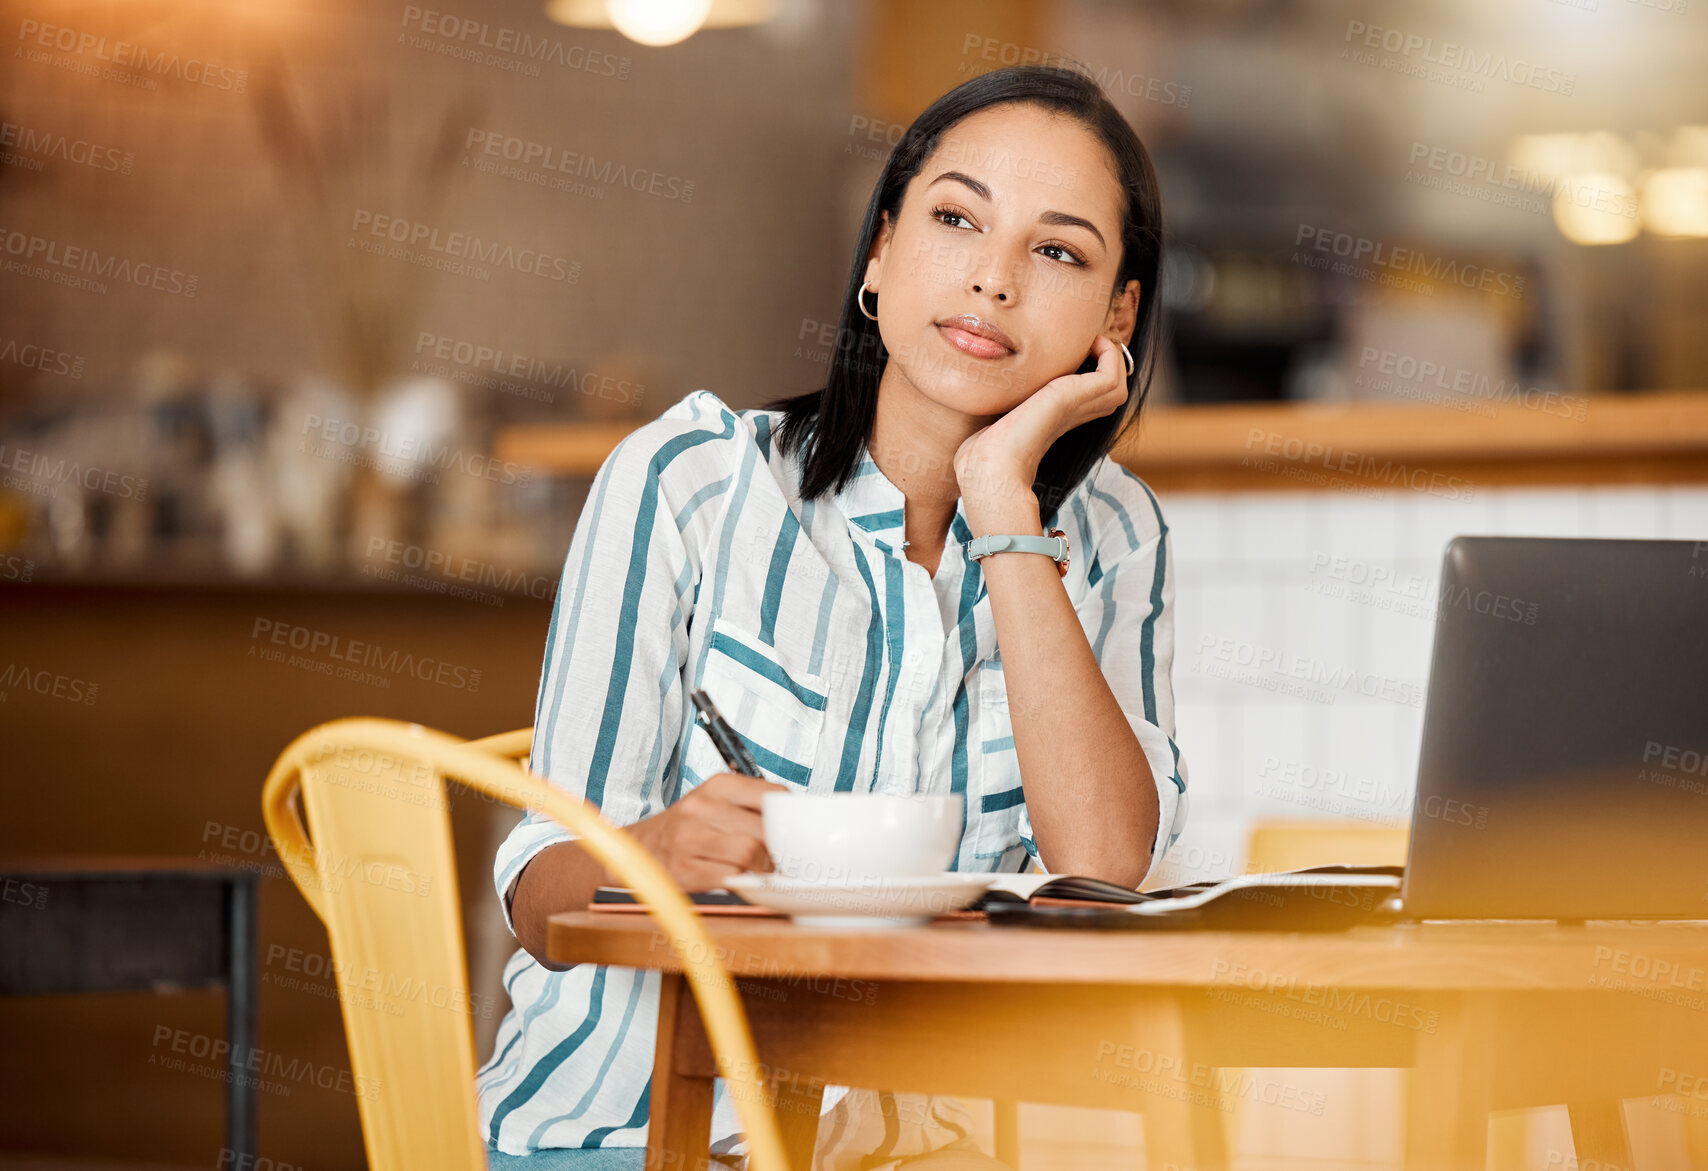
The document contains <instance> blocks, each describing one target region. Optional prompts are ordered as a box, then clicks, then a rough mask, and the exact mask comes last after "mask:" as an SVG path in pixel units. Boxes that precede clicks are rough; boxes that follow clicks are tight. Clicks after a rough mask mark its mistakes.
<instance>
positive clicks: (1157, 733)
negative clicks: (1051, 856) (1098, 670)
mask: <svg viewBox="0 0 1708 1171" xmlns="http://www.w3.org/2000/svg"><path fill="white" fill-rule="evenodd" d="M1123 474H1128V473H1123ZM1131 483H1132V485H1133V486H1134V487H1135V488H1136V489H1142V493H1140V494H1139V496H1138V500H1137V501H1136V502H1135V503H1134V504H1133V505H1132V506H1131V507H1129V508H1127V509H1126V510H1125V511H1124V514H1123V515H1122V517H1121V520H1120V523H1119V524H1117V525H1115V528H1116V531H1117V532H1121V531H1124V532H1125V533H1127V534H1129V535H1130V537H1131V539H1133V540H1136V541H1137V542H1138V543H1137V544H1136V545H1135V546H1134V547H1131V548H1130V551H1128V552H1126V553H1124V554H1121V555H1120V556H1118V557H1117V558H1116V559H1115V560H1114V561H1113V562H1111V563H1109V564H1108V565H1104V564H1102V563H1101V561H1099V560H1095V559H1094V560H1093V563H1092V565H1091V568H1090V570H1089V571H1088V574H1087V589H1086V593H1085V597H1084V598H1083V599H1082V600H1081V601H1080V602H1079V604H1078V605H1077V607H1076V611H1077V613H1078V615H1079V621H1080V625H1081V626H1082V627H1084V629H1085V635H1086V637H1087V638H1088V639H1090V640H1091V649H1092V652H1093V653H1094V654H1095V655H1096V656H1097V661H1098V663H1099V665H1101V667H1102V668H1103V677H1104V678H1105V679H1107V680H1108V681H1109V690H1110V691H1111V692H1113V693H1114V695H1115V699H1116V701H1117V702H1118V703H1119V704H1120V705H1121V710H1122V711H1123V712H1124V713H1126V716H1127V722H1128V723H1129V724H1130V725H1131V726H1132V729H1133V734H1134V735H1135V736H1137V737H1138V740H1139V746H1140V747H1141V748H1142V749H1143V750H1144V753H1145V759H1146V760H1147V761H1149V762H1150V766H1151V776H1152V778H1153V779H1154V780H1155V782H1156V796H1157V808H1158V818H1157V835H1156V841H1155V842H1154V843H1153V844H1152V846H1151V856H1150V865H1149V867H1148V868H1147V869H1146V872H1145V873H1146V877H1149V875H1150V874H1152V873H1154V872H1155V870H1156V867H1157V864H1158V863H1159V862H1161V861H1162V856H1163V854H1164V853H1165V852H1166V851H1167V850H1168V849H1169V847H1171V846H1173V845H1174V842H1175V839H1177V838H1178V837H1179V836H1180V834H1181V831H1182V830H1183V829H1185V826H1186V762H1185V761H1184V760H1182V759H1181V757H1180V749H1179V747H1178V746H1177V745H1176V744H1175V743H1174V686H1173V683H1172V669H1173V664H1174V557H1173V551H1172V549H1171V548H1170V545H1169V537H1168V524H1167V522H1165V521H1164V520H1163V516H1162V509H1161V507H1160V506H1159V505H1158V504H1157V502H1156V497H1155V496H1153V495H1152V494H1151V491H1150V489H1149V488H1148V487H1146V486H1144V485H1143V484H1142V483H1139V482H1138V480H1137V478H1136V477H1132V478H1131ZM1112 503H1113V502H1112ZM1116 507H1119V506H1118V505H1117V506H1116ZM1147 521H1148V522H1149V527H1150V528H1151V529H1154V532H1150V533H1149V534H1148V538H1147V536H1146V534H1145V532H1144V530H1143V529H1142V528H1141V527H1140V526H1141V525H1142V524H1143V523H1144V522H1147ZM1112 543H1114V544H1116V545H1117V546H1119V545H1120V544H1122V543H1123V542H1121V541H1120V539H1119V538H1116V539H1115V540H1114V541H1113V542H1112ZM1020 840H1021V843H1022V844H1023V845H1024V846H1025V847H1026V852H1027V853H1028V854H1029V855H1031V858H1032V864H1033V866H1035V867H1036V868H1037V869H1038V870H1039V871H1040V872H1042V873H1049V869H1048V868H1047V867H1046V866H1045V865H1044V860H1043V859H1042V858H1040V857H1039V856H1038V846H1037V842H1036V841H1035V839H1034V836H1033V831H1032V819H1031V815H1030V813H1029V812H1028V811H1027V810H1026V808H1025V806H1024V805H1022V807H1021V812H1020Z"/></svg>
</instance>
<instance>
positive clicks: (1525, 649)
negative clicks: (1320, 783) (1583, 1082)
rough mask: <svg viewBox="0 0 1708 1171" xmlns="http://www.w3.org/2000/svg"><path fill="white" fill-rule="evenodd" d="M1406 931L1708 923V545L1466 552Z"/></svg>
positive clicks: (1450, 549)
mask: <svg viewBox="0 0 1708 1171" xmlns="http://www.w3.org/2000/svg"><path fill="white" fill-rule="evenodd" d="M1437 605H1438V615H1437V623H1436V629H1435V645H1434V649H1433V652H1432V654H1431V659H1430V669H1429V690H1428V696H1427V699H1426V703H1425V707H1424V722H1423V747H1422V753H1421V755H1420V757H1419V761H1418V781H1417V797H1416V802H1415V804H1414V806H1413V810H1412V825H1411V844H1410V853H1409V857H1408V860H1407V865H1406V876H1405V885H1404V888H1403V889H1402V891H1401V900H1402V902H1403V904H1404V908H1405V914H1406V915H1407V916H1409V917H1412V918H1550V919H1583V918H1621V919H1622V918H1708V541H1704V542H1700V543H1693V542H1689V541H1629V540H1591V539H1552V538H1537V537H1458V538H1455V539H1454V540H1453V541H1452V542H1450V543H1449V544H1448V546H1447V551H1446V554H1445V556H1444V558H1443V562H1442V571H1441V588H1440V596H1439V598H1438V599H1437Z"/></svg>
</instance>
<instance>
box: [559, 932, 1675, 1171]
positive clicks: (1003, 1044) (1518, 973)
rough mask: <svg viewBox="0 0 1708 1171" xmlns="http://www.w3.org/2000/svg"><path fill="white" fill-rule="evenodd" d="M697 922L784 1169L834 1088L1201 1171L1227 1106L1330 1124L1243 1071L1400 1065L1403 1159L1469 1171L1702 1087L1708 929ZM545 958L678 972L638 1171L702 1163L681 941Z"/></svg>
mask: <svg viewBox="0 0 1708 1171" xmlns="http://www.w3.org/2000/svg"><path fill="white" fill-rule="evenodd" d="M705 923H706V926H707V928H708V929H709V930H710V931H711V933H712V936H713V939H714V941H715V942H716V944H717V946H718V948H719V950H720V955H721V958H722V959H723V961H724V963H725V965H726V966H727V967H728V968H729V970H730V972H731V974H732V975H733V976H735V977H737V986H738V988H739V989H740V991H741V995H742V1000H743V1003H744V1005H745V1007H746V1011H747V1014H748V1018H749V1021H750V1023H751V1025H752V1028H753V1033H754V1041H755V1044H756V1046H757V1049H758V1055H759V1059H760V1060H761V1061H762V1062H764V1063H765V1064H766V1065H767V1067H768V1069H767V1071H766V1075H767V1078H768V1081H769V1082H770V1083H771V1084H772V1086H773V1088H774V1090H775V1093H776V1095H777V1110H778V1120H779V1123H780V1125H781V1126H782V1128H783V1133H784V1139H785V1141H786V1142H787V1143H788V1145H789V1150H790V1158H791V1165H792V1166H793V1167H794V1168H795V1169H796V1171H805V1169H806V1168H808V1167H810V1165H811V1163H810V1154H811V1151H812V1145H813V1141H814V1136H815V1134H816V1131H817V1126H818V1119H819V1110H820V1098H821V1096H822V1092H823V1089H824V1087H825V1085H827V1084H835V1085H851V1086H864V1087H872V1088H885V1089H890V1090H897V1091H923V1092H936V1093H945V1094H961V1095H965V1096H969V1097H978V1098H993V1099H997V1100H999V1101H1004V1100H1006V1101H1020V1100H1024V1101H1031V1102H1054V1103H1059V1104H1066V1105H1079V1106H1090V1107H1100V1108H1105V1109H1116V1110H1129V1111H1138V1112H1142V1113H1143V1114H1144V1115H1145V1134H1146V1149H1147V1152H1148V1159H1149V1162H1150V1165H1151V1166H1161V1165H1164V1164H1165V1163H1167V1162H1173V1163H1177V1164H1179V1165H1181V1166H1189V1167H1196V1168H1201V1169H1208V1168H1211V1167H1214V1166H1217V1165H1218V1164H1219V1163H1220V1162H1221V1161H1222V1160H1223V1159H1224V1158H1225V1155H1224V1153H1223V1150H1222V1143H1221V1123H1220V1118H1221V1115H1222V1113H1223V1112H1225V1111H1226V1110H1228V1109H1230V1108H1231V1104H1232V1103H1234V1102H1242V1103H1244V1104H1245V1105H1246V1106H1247V1107H1249V1108H1265V1109H1281V1110H1289V1109H1295V1110H1301V1111H1305V1112H1309V1113H1316V1112H1320V1109H1321V1107H1320V1105H1319V1104H1318V1101H1317V1099H1320V1097H1321V1095H1320V1094H1319V1093H1316V1092H1315V1091H1310V1090H1308V1089H1306V1088H1302V1087H1297V1086H1292V1085H1289V1084H1288V1083H1287V1082H1286V1081H1285V1079H1284V1078H1280V1079H1278V1078H1275V1077H1270V1076H1268V1075H1265V1076H1261V1077H1252V1076H1250V1075H1249V1074H1245V1073H1244V1070H1245V1069H1246V1068H1247V1067H1276V1068H1281V1069H1285V1068H1298V1067H1311V1066H1316V1067H1391V1066H1407V1067H1411V1068H1413V1070H1414V1075H1413V1077H1412V1093H1411V1101H1410V1106H1409V1109H1410V1119H1409V1124H1408V1128H1407V1130H1408V1133H1407V1165H1408V1166H1409V1167H1413V1168H1420V1169H1424V1171H1436V1169H1452V1171H1459V1169H1460V1168H1465V1167H1475V1168H1477V1169H1478V1171H1481V1168H1482V1167H1483V1165H1484V1155H1483V1151H1484V1145H1485V1142H1486V1135H1487V1116H1488V1113H1489V1111H1490V1110H1498V1109H1510V1108H1516V1107H1518V1106H1540V1105H1548V1104H1557V1103H1562V1102H1563V1103H1566V1104H1567V1105H1568V1106H1569V1108H1570V1109H1571V1113H1572V1125H1573V1134H1574V1141H1575V1144H1576V1154H1577V1157H1578V1159H1579V1160H1580V1161H1585V1160H1587V1159H1589V1158H1592V1157H1594V1158H1601V1159H1603V1160H1605V1161H1607V1162H1608V1163H1610V1164H1617V1165H1619V1166H1624V1167H1628V1166H1630V1158H1629V1154H1628V1152H1627V1151H1626V1149H1625V1139H1624V1134H1623V1130H1622V1123H1621V1121H1620V1115H1619V1113H1618V1099H1619V1098H1620V1097H1638V1096H1648V1095H1660V1094H1666V1093H1669V1092H1677V1091H1683V1092H1684V1093H1687V1094H1688V1093H1690V1089H1689V1087H1691V1086H1693V1085H1695V1084H1696V1083H1694V1082H1691V1081H1689V1080H1688V1079H1690V1078H1694V1077H1705V1078H1708V923H1690V924H1590V925H1585V926H1559V925H1553V924H1518V923H1470V924H1417V925H1403V926H1386V927H1367V928H1359V929H1356V930H1353V931H1348V932H1344V933H1334V934H1320V935H1312V934H1293V933H1281V932H1275V933H1257V932H1202V931H1187V930H1179V931H1155V930H1149V931H1132V932H1092V931H1073V930H1061V929H1053V928H1037V927H1031V928H1020V927H998V926H992V925H991V924H989V923H987V922H983V921H968V920H960V921H946V920H939V921H938V922H935V923H933V924H932V925H930V926H928V927H920V928H912V929H884V930H877V931H826V930H806V929H803V928H798V927H796V926H794V925H793V924H792V923H790V922H788V921H787V920H782V919H733V918H732V919H719V918H716V917H708V918H706V920H705ZM547 949H548V952H549V954H550V955H551V957H552V959H553V960H555V961H557V962H560V963H596V964H610V965H616V966H621V967H633V968H655V969H658V970H660V971H662V972H663V973H664V978H663V987H662V994H661V996H660V1000H659V1021H658V1046H657V1052H656V1057H655V1062H654V1067H653V1084H652V1099H651V1102H652V1115H651V1123H650V1127H649V1138H648V1143H649V1163H648V1165H649V1166H682V1167H689V1166H694V1165H695V1163H696V1161H698V1160H703V1159H704V1157H705V1152H706V1147H707V1141H708V1137H709V1134H710V1126H711V1106H712V1089H713V1086H712V1083H713V1079H714V1078H715V1077H716V1076H717V1069H716V1066H715V1064H714V1061H713V1058H712V1054H711V1051H710V1048H709V1046H708V1045H707V1042H706V1038H705V1034H704V1032H703V1031H702V1029H701V1027H700V1020H699V1016H698V1013H697V1011H696V1010H695V1008H694V1006H693V998H692V994H691V992H690V990H689V987H688V984H687V980H686V977H684V976H683V975H682V974H681V966H680V963H679V961H678V959H677V957H676V955H675V954H674V952H673V951H672V949H671V946H670V943H669V941H668V939H667V937H666V936H665V935H664V934H663V933H662V932H660V931H659V930H658V928H657V927H656V925H655V924H654V923H653V922H652V920H650V919H647V918H642V917H640V916H628V915H611V914H600V913H590V912H572V913H565V914H559V915H554V916H552V918H551V920H550V926H549V930H548V938H547ZM1681 1079H1683V1080H1681ZM1001 1129H1002V1128H1001V1127H999V1134H998V1154H999V1156H1001V1155H1003V1154H1004V1153H1005V1152H1004V1147H1006V1148H1007V1149H1008V1153H1009V1155H1010V1157H1011V1155H1012V1150H1013V1146H1014V1141H1013V1136H1012V1135H1003V1134H1002V1133H1001ZM1565 1154H1566V1156H1567V1157H1566V1158H1565V1159H1564V1160H1562V1162H1564V1163H1565V1165H1570V1163H1569V1156H1570V1152H1566V1153H1565Z"/></svg>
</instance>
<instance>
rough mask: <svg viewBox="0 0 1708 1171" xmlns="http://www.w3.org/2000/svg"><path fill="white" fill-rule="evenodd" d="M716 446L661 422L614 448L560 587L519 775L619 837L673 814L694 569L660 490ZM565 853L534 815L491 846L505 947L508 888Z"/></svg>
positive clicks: (547, 821) (557, 833)
mask: <svg viewBox="0 0 1708 1171" xmlns="http://www.w3.org/2000/svg"><path fill="white" fill-rule="evenodd" d="M716 437H717V433H716V432H710V431H702V430H696V429H694V427H693V425H692V424H690V423H687V422H686V421H682V422H677V421H673V420H669V419H659V420H655V421H653V422H652V423H649V424H647V425H646V426H644V427H642V428H641V429H639V430H638V431H636V432H635V433H634V434H632V435H630V436H629V437H627V438H626V439H624V440H623V442H622V443H620V444H619V445H618V446H617V448H616V450H614V451H613V452H612V453H611V455H610V456H609V457H607V459H606V460H605V462H604V464H603V465H601V466H600V468H599V471H598V474H597V475H596V476H595V477H594V480H593V483H592V486H591V487H590V488H589V490H588V495H587V505H586V506H585V507H584V508H583V509H582V512H581V516H580V518H579V520H578V521H577V522H576V527H575V534H574V536H573V537H572V538H571V540H570V546H569V554H568V556H567V557H566V558H565V561H564V567H563V576H562V577H561V578H560V579H559V581H558V589H557V597H556V600H555V601H554V603H553V605H552V618H551V626H550V628H549V632H548V634H547V636H546V653H545V662H544V665H543V666H542V668H541V671H540V690H539V695H538V698H537V700H536V702H535V710H534V739H533V746H532V753H531V756H530V759H529V766H530V768H531V769H532V770H533V771H534V772H535V773H536V774H538V775H540V776H541V777H543V778H544V779H545V780H546V781H547V782H549V783H550V784H553V785H555V786H557V787H558V788H560V789H563V790H565V791H566V792H568V793H570V794H571V795H573V796H575V797H579V798H581V799H582V800H585V801H587V802H589V803H590V804H592V805H593V806H595V807H596V808H597V809H598V810H599V811H600V813H601V814H602V815H603V816H604V817H605V819H606V820H608V821H610V822H612V823H613V824H615V825H619V826H625V825H632V824H634V823H635V822H637V821H640V820H642V819H643V818H646V817H650V816H651V815H652V814H654V813H656V812H658V811H659V810H660V809H663V808H664V807H665V806H666V805H668V804H669V796H670V795H668V794H666V793H665V792H664V786H665V782H666V779H667V777H668V776H670V775H672V772H671V770H672V768H673V766H674V764H675V760H674V756H675V752H676V749H677V744H678V739H679V733H680V729H681V726H682V720H683V718H684V711H683V705H684V702H685V699H684V696H683V691H682V682H681V680H682V668H683V664H684V663H685V662H686V659H687V654H688V634H687V626H688V617H689V614H690V613H691V611H692V608H693V601H692V598H693V588H694V583H695V581H696V580H697V578H698V573H699V566H698V562H697V558H696V557H695V555H694V554H693V553H692V551H691V550H690V548H689V543H688V542H687V541H686V540H685V539H684V535H683V533H682V531H681V529H679V528H678V527H677V524H676V519H675V518H676V515H677V513H676V507H677V506H676V505H675V504H673V503H672V501H671V500H670V499H668V498H667V494H666V492H665V488H664V486H663V483H662V480H661V477H662V472H663V470H664V468H665V467H666V466H667V465H668V464H669V463H670V462H671V461H672V460H673V459H675V458H677V457H679V456H681V455H682V454H683V453H684V452H686V451H688V450H689V449H690V448H691V447H693V446H695V445H697V444H698V443H700V442H703V441H704V440H705V439H707V438H716ZM574 840H576V835H575V834H573V833H571V832H570V831H569V830H568V829H566V828H565V827H563V826H562V825H559V824H558V823H557V822H555V821H553V820H552V819H551V818H549V817H547V816H546V815H545V814H543V813H538V812H534V811H530V812H529V813H528V814H527V816H525V817H524V818H523V819H522V821H521V822H520V823H518V824H517V826H516V827H515V828H514V829H513V830H512V831H511V832H510V834H509V836H508V837H507V838H506V839H505V840H504V842H503V843H502V844H501V845H500V846H499V848H498V852H497V857H496V859H495V861H494V865H493V877H494V880H495V882H496V885H497V888H498V895H499V904H500V906H501V907H502V909H503V914H504V923H505V926H507V927H508V928H510V930H511V932H512V934H514V932H515V923H514V922H513V921H512V919H511V917H510V900H511V898H512V897H513V895H514V883H515V880H516V877H517V876H518V875H519V874H521V872H522V868H523V867H524V866H526V865H527V863H528V862H529V860H530V859H532V858H533V857H534V855H536V854H538V853H539V852H540V851H541V850H543V849H545V848H546V847H547V846H549V845H552V844H554V843H557V842H566V841H574Z"/></svg>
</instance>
